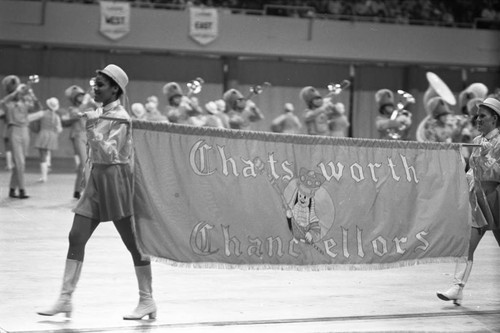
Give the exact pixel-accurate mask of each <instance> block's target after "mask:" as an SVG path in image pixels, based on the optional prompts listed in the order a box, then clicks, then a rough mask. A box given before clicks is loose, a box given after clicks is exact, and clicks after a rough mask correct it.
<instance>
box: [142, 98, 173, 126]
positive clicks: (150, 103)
mask: <svg viewBox="0 0 500 333" xmlns="http://www.w3.org/2000/svg"><path fill="white" fill-rule="evenodd" d="M141 105H142V104H141ZM144 108H145V110H146V114H145V119H146V120H148V121H161V122H168V119H167V117H166V116H165V115H163V114H162V113H161V112H160V110H159V109H158V98H157V97H156V96H149V97H148V98H147V100H146V104H144Z"/></svg>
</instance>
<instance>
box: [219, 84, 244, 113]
mask: <svg viewBox="0 0 500 333" xmlns="http://www.w3.org/2000/svg"><path fill="white" fill-rule="evenodd" d="M222 98H223V99H224V102H225V103H226V108H227V109H229V110H234V109H235V107H236V101H237V100H238V99H240V98H245V97H244V96H243V95H242V94H241V92H239V90H236V89H229V90H228V91H226V92H225V93H224V95H223V96H222Z"/></svg>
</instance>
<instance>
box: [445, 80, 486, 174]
mask: <svg viewBox="0 0 500 333" xmlns="http://www.w3.org/2000/svg"><path fill="white" fill-rule="evenodd" d="M487 95H488V88H487V87H486V85H484V84H483V83H480V82H476V83H472V84H470V85H469V86H468V87H467V88H465V89H464V90H463V91H461V92H460V94H459V95H458V110H459V112H458V114H457V115H456V116H455V117H456V123H457V126H460V130H457V131H456V135H455V137H454V138H453V139H452V140H453V142H462V143H470V142H472V139H474V138H475V137H476V136H477V135H479V132H478V131H477V128H476V126H475V124H474V118H473V116H474V115H473V114H472V112H474V111H475V113H476V114H477V105H479V103H480V102H482V101H483V100H484V99H485V98H486V96H487ZM460 151H461V152H462V156H463V157H464V161H465V164H466V166H465V169H466V170H468V168H469V157H470V154H471V153H472V147H466V146H462V148H461V149H460Z"/></svg>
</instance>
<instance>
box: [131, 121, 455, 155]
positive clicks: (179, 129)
mask: <svg viewBox="0 0 500 333" xmlns="http://www.w3.org/2000/svg"><path fill="white" fill-rule="evenodd" d="M131 124H132V125H133V126H132V127H133V129H134V130H145V131H155V132H165V133H175V134H186V135H198V136H210V137H220V138H228V139H235V140H259V141H271V142H280V143H291V144H309V145H330V146H332V145H333V146H356V147H372V148H411V149H425V150H449V149H452V150H455V151H457V152H459V151H460V149H461V147H462V146H461V144H459V143H446V142H420V141H410V140H407V141H401V140H381V139H364V138H349V137H330V136H321V135H307V134H286V133H274V132H265V131H249V130H235V129H227V128H215V127H204V126H191V125H185V124H175V123H166V122H158V121H157V122H154V121H147V120H138V119H132V120H131Z"/></svg>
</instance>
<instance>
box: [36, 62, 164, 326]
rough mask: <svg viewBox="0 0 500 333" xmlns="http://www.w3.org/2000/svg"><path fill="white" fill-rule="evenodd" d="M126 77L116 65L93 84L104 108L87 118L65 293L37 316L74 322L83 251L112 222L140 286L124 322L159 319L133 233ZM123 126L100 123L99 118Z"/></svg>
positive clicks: (88, 113) (146, 267)
mask: <svg viewBox="0 0 500 333" xmlns="http://www.w3.org/2000/svg"><path fill="white" fill-rule="evenodd" d="M127 83H128V77H127V74H126V73H125V72H124V71H123V70H122V69H121V68H120V67H118V66H116V65H108V66H106V67H105V68H104V69H102V70H98V71H97V76H96V79H95V84H94V95H95V101H96V102H99V103H102V107H99V108H97V109H96V110H95V111H86V112H84V113H83V114H84V116H85V118H87V121H86V134H87V137H88V143H89V148H90V152H91V153H90V158H91V163H92V169H91V171H90V177H89V181H88V182H87V185H86V187H85V191H84V192H83V195H82V197H81V199H80V200H79V201H78V203H77V205H76V207H75V209H74V213H75V215H74V218H73V225H72V227H71V231H70V233H69V248H68V252H67V256H66V263H65V269H64V276H63V283H62V289H61V292H60V295H59V298H58V300H57V301H56V303H55V304H54V305H53V306H52V307H50V308H48V309H46V310H43V311H39V312H38V314H40V315H43V316H54V315H56V314H59V313H64V314H66V316H71V312H72V311H73V306H72V294H73V292H74V291H75V289H76V285H77V283H78V280H79V278H80V275H81V270H82V265H83V260H84V256H85V246H86V244H87V242H88V240H89V239H90V237H91V236H92V234H93V232H94V231H95V229H96V228H97V227H98V226H99V224H100V223H101V222H106V221H113V224H114V226H115V228H116V229H117V231H118V233H119V234H120V237H121V239H122V241H123V243H124V244H125V246H126V248H127V250H128V251H129V252H130V254H131V256H132V260H133V263H134V269H135V274H136V277H137V282H138V286H139V303H138V305H137V307H136V308H135V309H134V310H133V311H132V312H131V313H130V314H128V315H126V316H124V317H123V319H128V320H140V319H142V318H143V317H145V316H149V318H150V319H154V318H155V317H156V304H155V301H154V300H153V296H152V274H151V262H150V261H149V260H147V259H143V258H142V256H141V254H140V252H139V249H138V247H137V243H136V240H135V237H134V231H133V228H132V215H133V213H134V211H133V203H132V201H133V191H132V188H133V170H132V166H131V163H132V134H131V129H130V128H129V124H128V123H127V120H128V119H130V116H129V114H128V112H127V110H126V109H125V107H124V106H122V105H121V102H120V98H121V97H122V96H124V97H125V98H126V90H125V87H126V86H127ZM101 115H102V116H104V117H109V118H120V119H124V120H125V121H124V122H122V121H117V120H108V119H102V118H100V116H101Z"/></svg>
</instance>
